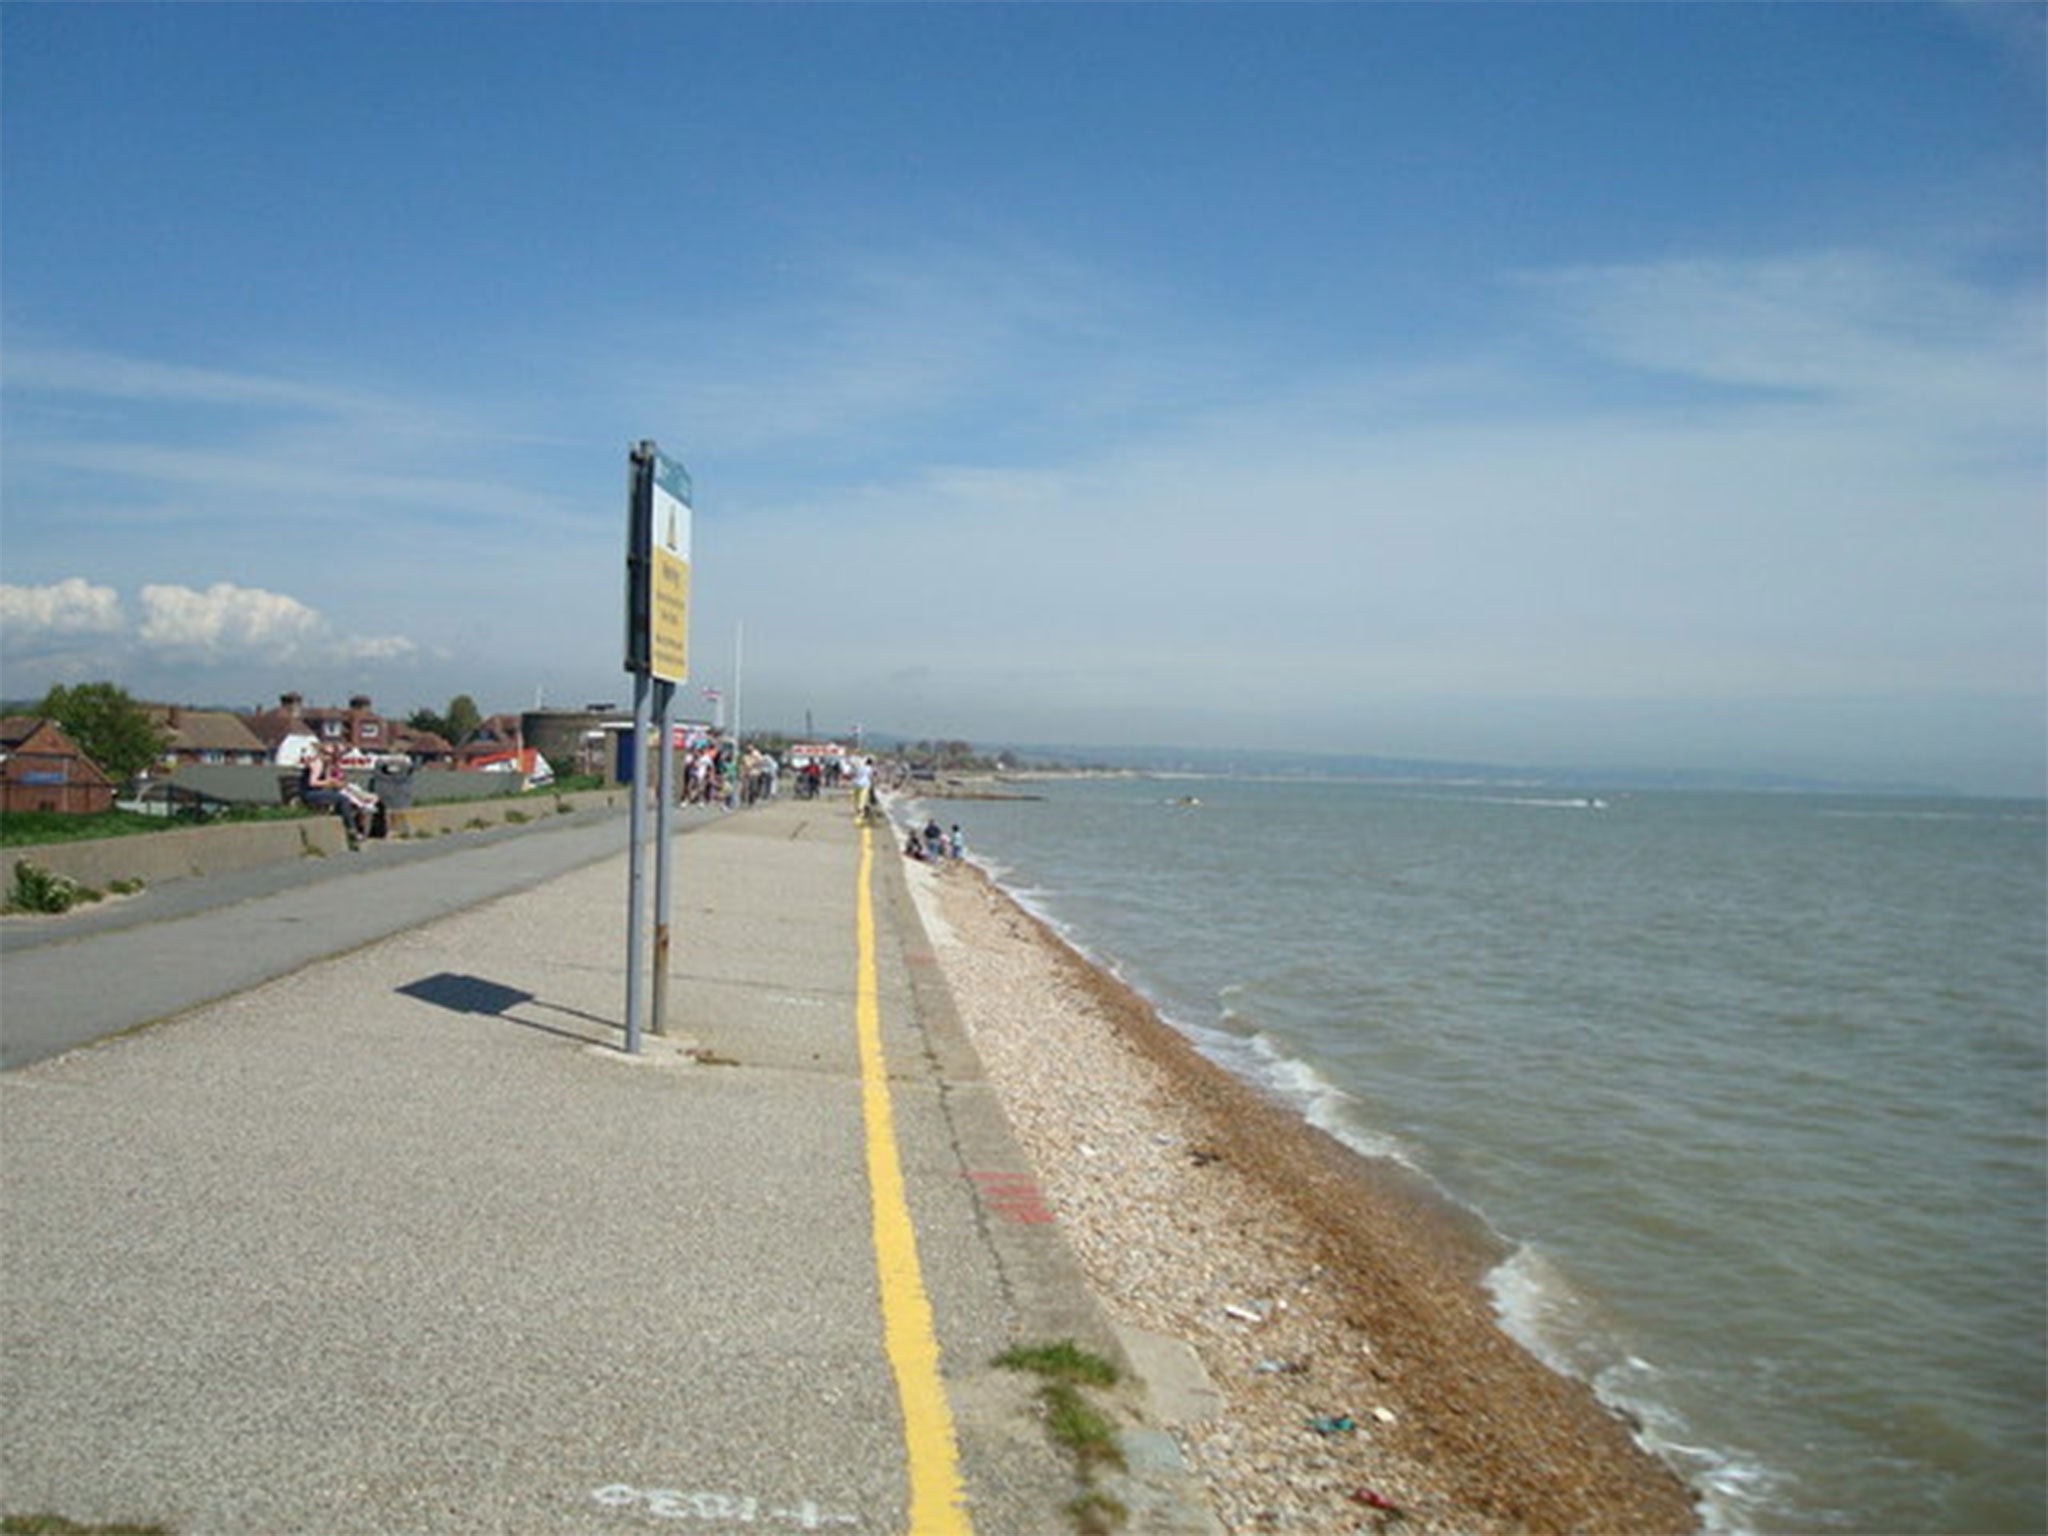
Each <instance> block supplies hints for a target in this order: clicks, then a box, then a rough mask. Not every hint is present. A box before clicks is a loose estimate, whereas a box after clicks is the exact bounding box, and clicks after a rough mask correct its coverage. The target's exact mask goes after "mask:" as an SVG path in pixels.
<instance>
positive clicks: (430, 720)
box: [405, 709, 455, 746]
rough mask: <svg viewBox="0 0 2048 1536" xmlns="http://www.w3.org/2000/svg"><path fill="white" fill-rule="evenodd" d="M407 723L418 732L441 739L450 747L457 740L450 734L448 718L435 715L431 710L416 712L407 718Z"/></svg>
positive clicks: (418, 710)
mask: <svg viewBox="0 0 2048 1536" xmlns="http://www.w3.org/2000/svg"><path fill="white" fill-rule="evenodd" d="M405 723H406V724H407V725H409V726H411V727H412V728H413V729H414V730H416V731H425V732H426V733H427V734H428V735H430V736H438V737H440V738H441V739H442V740H443V741H445V742H447V743H448V744H449V745H450V746H453V745H454V743H455V738H454V737H453V736H451V735H449V734H448V721H447V718H446V717H445V716H442V715H437V714H435V713H434V712H433V711H432V710H431V709H416V710H414V711H413V712H412V713H411V714H409V715H407V716H406V717H405Z"/></svg>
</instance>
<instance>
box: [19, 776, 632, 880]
mask: <svg viewBox="0 0 2048 1536" xmlns="http://www.w3.org/2000/svg"><path fill="white" fill-rule="evenodd" d="M626 804H627V802H626V791H625V789H623V788H619V789H591V790H584V791H582V792H580V793H578V794H573V795H545V794H543V795H522V796H519V797H517V798H502V797H501V798H499V799H496V800H469V801H461V802H456V803H453V804H442V805H425V806H416V807H414V808H413V809H412V810H409V811H396V812H393V813H392V823H393V824H392V828H391V833H392V836H394V837H398V838H411V837H440V836H443V835H446V834H454V833H460V832H463V831H473V830H477V829H478V828H480V827H495V826H501V825H504V824H505V823H507V822H511V823H513V824H514V825H517V824H518V823H519V822H520V821H524V822H526V823H528V824H530V825H536V826H540V825H545V824H546V823H547V822H548V821H549V820H550V819H551V818H553V817H555V816H559V815H562V814H564V811H565V808H566V809H567V810H569V811H581V810H589V809H592V808H594V807H599V806H603V807H610V808H617V809H625V808H626ZM347 852H348V836H347V834H346V833H345V832H344V831H343V830H342V825H341V818H340V817H338V816H325V815H322V816H303V817H293V818H291V819H289V820H284V821H250V822H235V823H230V824H228V825H224V826H213V827H177V828H171V829H167V830H165V831H162V832H138V833H136V834H134V835H133V836H130V837H102V838H94V839H92V840H91V841H88V842H79V843H40V844H37V845H35V846H32V847H27V848H8V849H0V880H4V881H5V882H6V884H7V886H8V887H9V888H11V887H12V886H13V884H14V866H15V865H17V864H20V863H23V862H27V863H30V864H34V865H35V866H36V867H37V868H39V869H46V870H49V871H50V872H51V873H52V874H57V875H63V876H65V877H67V878H69V879H72V880H76V881H78V882H79V883H80V884H81V885H89V886H92V887H94V888H95V889H98V890H105V889H106V888H107V887H108V886H110V885H112V884H113V883H114V882H115V881H116V880H140V881H141V882H142V883H143V884H144V885H159V884H162V883H163V882H164V881H166V880H183V879H186V878H187V877H189V876H192V875H217V874H225V873H227V872H228V871H229V870H236V869H249V868H252V867H254V866H256V865H258V864H275V863H279V862H281V861H283V860H286V859H306V858H320V857H323V856H327V855H334V854H346V853H347Z"/></svg>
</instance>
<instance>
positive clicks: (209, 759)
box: [143, 704, 270, 769]
mask: <svg viewBox="0 0 2048 1536" xmlns="http://www.w3.org/2000/svg"><path fill="white" fill-rule="evenodd" d="M143 709H144V711H145V712H146V713H147V714H148V715H149V719H150V723H151V724H152V725H154V726H156V727H157V729H159V730H160V731H162V732H163V734H164V738H165V745H164V765H165V766H166V767H167V768H172V769H175V768H176V767H177V766H178V765H179V764H180V763H228V764H235V765H247V764H252V763H266V762H268V761H270V748H269V747H268V746H266V745H265V744H264V741H263V738H262V737H260V736H258V735H257V734H256V733H255V732H254V731H252V730H250V729H249V725H248V722H247V721H245V720H244V719H243V718H242V717H241V716H240V715H235V714H230V713H229V712H228V711H226V710H224V709H187V708H186V707H185V706H184V705H182V704H145V705H144V706H143Z"/></svg>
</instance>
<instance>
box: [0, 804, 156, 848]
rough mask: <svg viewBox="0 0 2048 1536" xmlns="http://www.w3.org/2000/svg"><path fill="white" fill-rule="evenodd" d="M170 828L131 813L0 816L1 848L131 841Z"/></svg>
mask: <svg viewBox="0 0 2048 1536" xmlns="http://www.w3.org/2000/svg"><path fill="white" fill-rule="evenodd" d="M170 825H172V823H170V822H168V821H166V820H165V819H164V818H163V817H161V816H139V815H137V814H136V813H135V812H134V811H97V812H95V813H94V814H92V815H90V816H70V815H66V814H65V813H64V812H62V811H9V812H7V814H6V815H4V816H0V848H28V847H33V846H34V845H35V844H37V843H83V842H91V841H93V840H95V839H98V838H103V837H134V836H136V835H137V834H139V833H143V832H161V831H163V830H164V829H165V828H167V827H169V826H170Z"/></svg>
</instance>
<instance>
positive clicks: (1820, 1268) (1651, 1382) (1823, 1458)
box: [905, 777, 2048, 1533]
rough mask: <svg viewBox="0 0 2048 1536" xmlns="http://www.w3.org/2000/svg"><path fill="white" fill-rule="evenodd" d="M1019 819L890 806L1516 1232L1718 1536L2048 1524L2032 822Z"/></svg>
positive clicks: (2040, 1026)
mask: <svg viewBox="0 0 2048 1536" xmlns="http://www.w3.org/2000/svg"><path fill="white" fill-rule="evenodd" d="M1014 788H1015V789H1016V790H1017V791H1018V792H1020V793H1029V794H1032V795H1035V796H1039V797H1040V798H1037V799H1030V800H1021V799H1020V800H1008V801H959V800H952V801H933V802H931V803H930V805H929V807H915V806H911V807H905V809H906V810H908V811H911V812H912V813H914V814H917V815H920V816H921V815H922V814H923V813H924V810H925V809H927V808H928V809H929V810H930V811H931V812H933V813H935V814H936V815H937V816H938V818H939V819H940V820H941V821H942V822H945V823H947V824H951V823H953V822H956V821H957V822H959V823H960V824H961V827H962V830H963V832H964V834H965V836H966V840H967V843H968V848H969V856H970V857H971V858H973V859H975V860H976V861H977V862H978V863H980V864H981V865H982V867H983V868H985V869H986V870H987V871H988V872H989V873H990V874H991V875H992V876H994V877H995V878H996V879H997V880H998V881H999V882H1000V883H1001V884H1002V885H1003V886H1004V887H1005V888H1006V889H1007V890H1008V891H1009V892H1010V893H1011V894H1012V895H1013V896H1014V897H1016V898H1017V899H1018V900H1019V901H1020V902H1022V903H1023V904H1024V905H1025V906H1026V907H1027V908H1029V909H1030V910H1032V911H1034V912H1035V913H1037V914H1038V915H1040V916H1041V917H1043V918H1045V919H1046V920H1047V921H1048V922H1049V923H1051V924H1052V925H1053V926H1054V927H1055V928H1056V929H1057V930H1058V931H1060V932H1061V933H1062V934H1063V935H1064V936H1065V937H1066V938H1067V939H1068V941H1069V942H1071V943H1072V944H1073V945H1075V946H1076V947H1077V948H1078V949H1080V950H1081V951H1082V952H1083V953H1084V954H1086V955H1087V956H1088V957H1089V958H1091V959H1093V960H1095V961H1096V962H1097V963H1099V964H1102V965H1105V966H1107V967H1109V968H1111V969H1112V970H1114V971H1115V972H1116V973H1117V974H1119V975H1120V976H1121V977H1122V978H1123V979H1124V980H1126V981H1127V982H1129V983H1130V984H1132V985H1133V986H1135V987H1136V988H1137V989H1138V990H1139V991H1141V992H1142V993H1144V994H1145V995H1146V996H1147V997H1148V998H1149V999H1150V1000H1151V1001H1152V1002H1153V1003H1154V1004H1155V1005H1156V1006H1157V1007H1158V1009H1159V1011H1160V1012H1161V1014H1162V1015H1163V1016H1164V1017H1166V1018H1167V1019H1168V1020H1169V1021H1170V1022H1172V1023H1173V1024H1174V1025H1176V1026H1177V1027H1178V1028H1180V1029H1181V1030H1182V1031H1183V1032H1185V1033H1186V1034H1187V1035H1188V1036H1189V1037H1191V1038H1192V1039H1193V1040H1194V1042H1195V1043H1196V1044H1197V1045H1198V1046H1199V1047H1200V1048H1201V1049H1202V1050H1203V1051H1204V1052H1205V1053H1206V1054H1208V1055H1209V1056H1211V1057H1212V1058H1213V1059H1215V1060H1216V1061H1218V1062H1220V1063H1222V1064H1223V1065H1225V1066H1227V1067H1229V1068H1231V1069H1232V1070H1233V1071H1235V1072H1237V1073H1239V1074H1240V1075H1242V1076H1243V1077H1245V1078H1247V1079H1249V1080H1250V1081H1252V1082H1253V1083H1255V1084H1257V1085H1259V1086H1260V1087H1261V1088H1263V1089H1264V1090H1266V1091H1267V1092H1268V1093H1270V1094H1272V1095H1275V1096H1278V1097H1279V1098H1281V1099H1283V1100H1284V1101H1285V1102H1287V1103H1288V1104H1290V1105H1292V1106H1294V1107H1295V1108H1297V1109H1298V1110H1299V1112H1300V1113H1301V1114H1302V1115H1303V1116H1304V1117H1305V1118H1306V1119H1308V1120H1309V1121H1311V1122H1313V1123H1314V1124H1316V1125H1318V1126H1320V1127H1322V1128H1324V1129H1325V1130H1327V1131H1329V1132H1331V1133H1332V1134H1334V1135H1336V1136H1337V1137H1339V1138H1341V1139H1342V1140H1344V1141H1345V1142H1347V1143H1349V1144H1351V1145H1352V1146H1353V1147H1355V1148H1357V1149H1358V1150H1359V1151H1360V1152H1363V1153H1365V1154H1368V1155H1370V1156H1373V1157H1382V1158H1390V1159H1394V1160H1397V1161H1399V1162H1400V1163H1402V1164H1405V1165H1408V1166H1409V1167H1410V1168H1412V1169H1414V1170H1417V1171H1419V1172H1420V1173H1421V1174H1423V1175H1424V1176H1425V1177H1426V1178H1428V1179H1429V1180H1431V1181H1433V1182H1434V1183H1435V1184H1436V1186H1437V1187H1438V1188H1439V1189H1440V1191H1441V1192H1442V1193H1443V1194H1444V1195H1445V1196H1446V1197H1447V1198H1448V1199H1449V1200H1451V1201H1454V1202H1456V1203H1457V1204H1458V1205H1461V1206H1463V1207H1465V1208H1467V1209H1468V1210H1469V1211H1470V1212H1471V1213H1473V1214H1474V1215H1475V1216H1476V1218H1477V1219H1478V1220H1479V1221H1481V1222H1483V1223H1484V1224H1485V1226H1486V1227H1488V1228H1490V1229H1491V1231H1492V1233H1493V1234H1494V1235H1495V1236H1497V1238H1498V1239H1499V1241H1500V1244H1501V1251H1502V1252H1503V1253H1505V1254H1506V1255H1507V1257H1506V1258H1505V1259H1504V1261H1503V1262H1502V1263H1501V1264H1500V1265H1499V1266H1498V1268H1496V1269H1495V1270H1494V1271H1493V1273H1492V1274H1491V1276H1490V1277H1489V1286H1490V1289H1491V1292H1492V1295H1493V1297H1494V1300H1495V1303H1496V1305H1497V1309H1498V1314H1499V1318H1500V1323H1501V1326H1502V1327H1503V1328H1504V1329H1506V1330H1507V1331H1508V1332H1509V1333H1510V1334H1512V1335H1513V1336H1514V1337H1515V1338H1517V1339H1519V1340H1520V1341H1521V1342H1522V1343H1523V1344H1525V1345H1526V1346H1527V1347H1528V1348H1529V1349H1530V1350H1532V1351H1534V1352H1535V1353H1536V1354H1537V1355H1539V1356H1540V1357H1541V1358H1543V1359H1544V1360H1545V1361H1547V1362H1549V1363H1550V1364H1551V1365H1552V1366H1554V1367H1555V1368H1556V1369H1558V1370H1560V1371H1564V1372H1567V1373H1569V1374H1571V1375H1574V1376H1577V1377H1580V1378H1583V1379H1584V1380H1586V1381H1588V1382H1589V1383H1591V1385H1592V1386H1593V1388H1594V1389H1595V1390H1596V1391H1597V1392H1598V1393H1599V1395H1600V1396H1601V1397H1602V1398H1603V1399H1605V1400H1606V1401H1607V1402H1608V1403H1609V1404H1611V1405H1612V1406H1614V1407H1616V1408H1617V1409H1620V1410H1624V1411H1626V1413H1627V1414H1629V1415H1630V1416H1632V1417H1633V1418H1634V1419H1635V1420H1636V1421H1637V1422H1639V1423H1640V1425H1641V1426H1642V1428H1641V1438H1642V1439H1643V1440H1644V1442H1645V1443H1646V1444H1647V1445H1648V1446H1649V1447H1650V1448H1651V1449H1653V1450H1655V1451H1656V1452H1657V1453H1659V1454H1660V1455H1662V1456H1663V1457H1665V1458H1666V1459H1667V1460H1668V1461H1669V1462H1670V1463H1671V1464H1672V1465H1673V1466H1675V1467H1676V1468H1677V1470H1678V1471H1679V1472H1680V1473H1681V1474H1682V1475H1683V1476H1685V1477H1686V1478H1687V1479H1688V1480H1689V1481H1690V1482H1691V1484H1692V1485H1693V1486H1694V1487H1695V1489H1697V1490H1698V1492H1699V1494H1700V1496H1701V1500H1702V1502H1701V1513H1702V1519H1703V1524H1704V1528H1705V1529H1707V1530H1710V1531H1756V1532H1793V1531H1797V1532H1859V1533H1862V1532H1870V1533H1876V1532H1892V1533H1909V1532H1910V1533H1921V1532H1958V1533H1993V1532H2014V1533H2022V1532H2024V1533H2039V1532H2041V1531H2044V1530H2048V1414H2044V1390H2048V911H2044V902H2048V812H2044V806H2043V805H2042V803H2040V802H2038V801H2007V800H1976V799H1950V798H1905V797H1893V796H1886V797H1858V796H1850V795H1833V794H1829V795H1811V794H1775V793H1771V794H1766V793H1753V794H1738V793H1711V794H1710V793H1682V792H1676V791H1659V792H1644V793H1623V792H1612V793H1591V794H1587V793H1580V792H1578V791H1576V790H1573V791H1569V792H1566V791H1556V790H1549V789H1545V788H1542V787H1516V786H1506V787H1504V786H1500V785H1492V784H1462V783H1461V784H1441V783H1438V784H1412V783H1411V784H1388V783H1375V782H1359V781H1304V780H1293V779H1289V780H1258V779H1229V778H1201V779H1171V778H1142V779H1133V778H1115V777H1103V778H1085V777H1073V778H1059V779H1050V780H1042V781H1035V782H1030V783H1026V784H1019V785H1017V786H1014Z"/></svg>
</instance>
